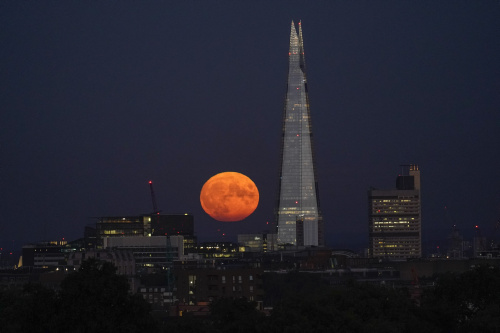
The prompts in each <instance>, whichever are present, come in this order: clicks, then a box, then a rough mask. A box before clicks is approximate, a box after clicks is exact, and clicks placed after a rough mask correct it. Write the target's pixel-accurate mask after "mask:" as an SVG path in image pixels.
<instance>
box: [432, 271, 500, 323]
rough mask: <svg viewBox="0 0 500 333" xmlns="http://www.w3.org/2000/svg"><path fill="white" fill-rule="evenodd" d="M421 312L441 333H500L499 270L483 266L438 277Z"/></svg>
mask: <svg viewBox="0 0 500 333" xmlns="http://www.w3.org/2000/svg"><path fill="white" fill-rule="evenodd" d="M422 308H423V309H425V310H426V311H425V315H426V316H427V319H428V320H429V321H431V322H433V323H434V324H435V325H436V326H438V327H439V328H440V329H441V331H443V332H500V269H499V268H498V267H492V266H488V265H484V266H479V267H477V268H475V269H473V270H470V271H468V272H465V273H463V274H455V273H448V274H444V275H441V276H439V277H438V280H437V285H436V287H435V288H434V289H433V290H429V291H428V292H427V293H425V294H424V297H423V302H422Z"/></svg>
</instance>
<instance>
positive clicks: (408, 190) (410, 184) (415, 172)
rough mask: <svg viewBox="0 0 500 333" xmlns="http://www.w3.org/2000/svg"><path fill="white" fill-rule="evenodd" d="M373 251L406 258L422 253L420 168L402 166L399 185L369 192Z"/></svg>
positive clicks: (369, 216) (369, 221)
mask: <svg viewBox="0 0 500 333" xmlns="http://www.w3.org/2000/svg"><path fill="white" fill-rule="evenodd" d="M368 204H369V208H368V227H369V242H370V244H369V248H370V254H371V256H373V257H377V258H386V259H391V260H404V259H409V258H420V257H421V256H422V230H421V215H422V213H421V195H420V170H419V168H418V166H417V165H405V166H402V174H400V175H399V176H398V177H397V178H396V188H395V189H390V190H379V189H374V188H371V189H370V190H369V191H368Z"/></svg>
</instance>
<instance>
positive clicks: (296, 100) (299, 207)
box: [277, 21, 324, 246]
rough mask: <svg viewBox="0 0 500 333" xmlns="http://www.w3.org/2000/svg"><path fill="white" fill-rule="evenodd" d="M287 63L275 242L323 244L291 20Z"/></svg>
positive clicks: (298, 36) (299, 42)
mask: <svg viewBox="0 0 500 333" xmlns="http://www.w3.org/2000/svg"><path fill="white" fill-rule="evenodd" d="M288 56H289V67H288V91H287V95H286V101H285V108H284V112H283V134H282V139H281V140H282V141H281V170H280V187H279V196H278V205H277V226H278V243H279V244H293V245H299V246H301V245H304V246H311V245H316V246H318V245H319V246H322V245H324V235H323V220H322V216H321V212H320V208H319V198H318V184H317V180H316V170H315V167H314V154H313V137H312V136H313V135H312V126H311V113H310V111H309V98H308V93H307V78H306V68H305V60H304V42H303V38H302V27H301V23H300V22H299V24H298V33H297V30H296V29H295V24H294V23H293V21H292V27H291V32H290V51H289V53H288Z"/></svg>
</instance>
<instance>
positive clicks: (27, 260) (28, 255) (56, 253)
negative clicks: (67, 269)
mask: <svg viewBox="0 0 500 333" xmlns="http://www.w3.org/2000/svg"><path fill="white" fill-rule="evenodd" d="M66 245H67V242H66V241H51V242H40V243H36V244H27V245H24V246H23V250H22V265H23V266H25V267H34V268H48V267H59V266H66V262H67V258H68V255H69V253H71V248H69V247H67V246H66Z"/></svg>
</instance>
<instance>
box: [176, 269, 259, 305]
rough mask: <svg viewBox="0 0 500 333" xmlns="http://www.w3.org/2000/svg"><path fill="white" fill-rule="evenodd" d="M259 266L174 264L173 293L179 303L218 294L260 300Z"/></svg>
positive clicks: (226, 296) (207, 299)
mask: <svg viewBox="0 0 500 333" xmlns="http://www.w3.org/2000/svg"><path fill="white" fill-rule="evenodd" d="M262 273H263V269H261V268H243V267H237V268H230V267H228V268H223V267H218V268H187V269H184V268H183V266H182V265H179V266H176V267H175V268H174V275H175V282H176V287H177V291H176V296H177V299H178V300H179V302H180V303H181V304H182V303H184V304H191V305H194V304H197V303H198V302H212V301H214V300H216V299H219V298H223V297H224V298H242V297H245V298H247V299H248V300H250V301H256V302H258V303H262V300H263V294H264V292H263V289H262Z"/></svg>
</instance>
